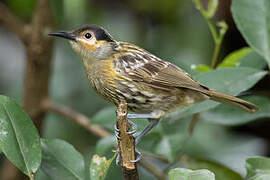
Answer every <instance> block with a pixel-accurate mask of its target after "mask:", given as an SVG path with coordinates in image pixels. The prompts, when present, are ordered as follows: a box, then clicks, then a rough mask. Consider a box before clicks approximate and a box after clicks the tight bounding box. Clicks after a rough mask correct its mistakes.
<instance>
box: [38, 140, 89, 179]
mask: <svg viewBox="0 0 270 180" xmlns="http://www.w3.org/2000/svg"><path fill="white" fill-rule="evenodd" d="M41 147H42V154H43V157H42V163H41V169H42V171H43V172H45V173H46V174H47V175H48V176H49V177H50V178H51V179H55V180H59V179H65V180H69V179H70V180H71V179H72V180H73V179H80V180H83V179H84V177H85V176H84V171H85V168H84V159H83V157H82V155H81V154H80V153H79V152H78V151H76V149H75V148H74V147H73V146H72V145H70V144H68V143H67V142H65V141H63V140H60V139H51V140H50V139H41Z"/></svg>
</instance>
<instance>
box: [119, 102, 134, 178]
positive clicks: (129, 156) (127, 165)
mask: <svg viewBox="0 0 270 180" xmlns="http://www.w3.org/2000/svg"><path fill="white" fill-rule="evenodd" d="M116 116H117V123H116V124H117V128H118V129H119V138H118V148H119V153H120V158H121V159H120V164H121V166H122V171H123V176H124V178H125V179H126V180H138V179H139V175H138V171H137V166H136V163H135V162H132V160H135V159H136V155H135V139H134V137H133V136H132V135H131V134H128V133H127V131H128V130H129V128H130V124H129V122H128V120H127V103H126V102H125V101H121V102H120V104H119V105H118V107H117V110H116Z"/></svg>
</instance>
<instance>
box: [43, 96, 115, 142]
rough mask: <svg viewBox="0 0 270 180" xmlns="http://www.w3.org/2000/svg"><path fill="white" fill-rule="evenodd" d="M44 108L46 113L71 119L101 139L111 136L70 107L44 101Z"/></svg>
mask: <svg viewBox="0 0 270 180" xmlns="http://www.w3.org/2000/svg"><path fill="white" fill-rule="evenodd" d="M42 108H43V109H44V110H45V111H50V112H54V113H57V114H61V115H62V116H64V117H66V118H69V119H71V120H73V121H74V122H76V123H77V124H79V125H80V126H82V127H84V128H85V129H87V130H88V131H89V132H91V133H93V134H95V135H96V136H98V137H100V138H106V137H108V136H111V133H110V132H108V131H107V130H105V129H104V128H102V127H101V126H98V125H91V124H90V120H89V118H88V117H86V116H85V115H83V114H81V113H78V112H76V111H74V110H72V109H71V108H69V107H68V106H65V105H61V104H57V103H55V102H53V101H51V100H50V99H44V100H43V102H42Z"/></svg>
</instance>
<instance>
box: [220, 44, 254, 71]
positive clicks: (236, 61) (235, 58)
mask: <svg viewBox="0 0 270 180" xmlns="http://www.w3.org/2000/svg"><path fill="white" fill-rule="evenodd" d="M251 52H252V49H251V48H248V47H245V48H242V49H239V50H236V51H234V52H232V53H230V54H229V55H228V56H226V57H225V59H224V60H223V61H222V62H221V63H220V64H219V65H218V67H235V66H239V65H240V60H242V58H243V57H245V56H246V55H248V54H250V53H251Z"/></svg>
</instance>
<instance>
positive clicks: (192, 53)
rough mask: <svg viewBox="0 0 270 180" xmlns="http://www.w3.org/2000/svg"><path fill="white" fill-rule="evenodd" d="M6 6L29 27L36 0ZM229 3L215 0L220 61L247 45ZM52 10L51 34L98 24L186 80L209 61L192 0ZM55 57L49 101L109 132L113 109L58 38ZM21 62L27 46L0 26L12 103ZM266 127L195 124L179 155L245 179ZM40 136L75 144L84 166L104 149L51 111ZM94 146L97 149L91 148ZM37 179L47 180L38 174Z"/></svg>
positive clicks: (266, 86)
mask: <svg viewBox="0 0 270 180" xmlns="http://www.w3.org/2000/svg"><path fill="white" fill-rule="evenodd" d="M4 2H5V3H6V4H7V5H8V7H10V8H11V10H12V11H13V12H14V13H15V14H17V15H18V16H20V17H21V18H22V19H24V20H25V21H26V22H27V21H29V20H30V18H31V16H32V12H33V8H34V7H35V3H36V0H26V1H22V0H6V1H4ZM230 4H231V1H230V0H228V1H220V3H219V6H218V11H217V15H216V16H215V19H216V20H221V19H224V20H225V21H226V22H227V24H228V25H229V29H228V32H227V34H226V35H225V37H224V42H223V45H222V49H221V56H220V57H219V59H223V58H224V57H225V55H227V54H228V53H230V52H232V51H234V50H236V49H239V48H241V47H245V46H247V44H246V43H245V41H244V39H243V37H242V36H241V34H240V33H239V32H238V30H237V29H236V27H235V24H234V23H233V20H232V16H231V12H230ZM52 8H53V12H54V16H55V21H56V27H57V28H56V30H72V29H74V28H76V27H78V26H80V25H82V24H98V25H101V26H103V27H104V28H105V29H107V30H108V31H109V32H110V34H111V35H112V36H113V37H114V38H115V39H117V40H121V41H127V42H131V43H134V44H136V45H139V46H141V47H143V48H145V49H147V50H148V51H150V52H152V53H153V54H155V55H157V56H158V57H160V58H162V59H164V60H167V61H170V62H172V63H174V64H176V65H178V66H180V67H181V68H183V69H184V70H186V71H187V72H189V73H191V74H192V75H195V74H196V73H198V72H196V71H195V70H194V69H192V68H191V67H192V65H194V64H208V65H210V63H211V62H210V61H211V57H212V52H213V48H214V43H213V39H212V37H211V34H210V31H209V29H208V26H207V24H206V22H205V20H204V19H203V17H202V15H201V14H200V13H199V11H198V10H196V8H195V7H194V4H193V3H192V1H190V0H170V1H164V0H149V1H143V0H114V1H110V0H76V1H74V0H57V1H53V3H52ZM0 13H1V12H0ZM53 52H54V55H53V71H52V74H51V80H50V95H51V98H52V99H53V100H55V101H56V102H60V103H62V104H66V105H68V106H70V107H71V108H73V109H75V110H77V111H79V112H81V113H83V114H85V115H87V116H88V117H89V118H92V117H95V118H94V119H93V122H92V123H97V124H100V122H102V123H103V125H104V127H106V128H107V129H109V130H111V129H112V128H113V127H112V125H113V124H114V119H115V118H114V119H113V118H111V116H110V115H111V113H113V110H112V108H111V107H112V105H110V104H108V103H107V102H105V101H104V100H103V99H102V98H101V97H99V96H98V95H97V94H96V93H95V92H94V91H93V89H91V88H90V86H89V84H88V81H87V78H86V76H85V74H84V69H83V66H82V63H81V60H80V57H79V56H77V55H76V54H75V53H74V52H73V51H72V50H71V47H70V46H69V44H68V43H67V42H66V41H62V40H56V41H55V43H54V50H53ZM24 61H25V49H24V46H23V45H22V43H21V42H20V40H19V39H18V38H17V37H16V36H15V35H14V34H13V33H11V32H9V31H8V30H7V29H5V28H4V27H1V26H0V94H4V95H6V96H10V97H14V98H16V99H17V101H18V102H21V101H22V90H23V83H24V79H23V72H24ZM216 83H219V82H216ZM269 90H270V79H269V75H268V76H265V78H263V79H262V80H261V81H260V82H259V83H258V84H257V85H256V86H255V87H253V88H252V92H256V93H260V94H263V95H266V96H268V97H269V96H270V91H269ZM269 111H270V109H269ZM108 112H109V113H108ZM106 113H108V114H109V115H106ZM224 118H230V116H229V115H228V116H227V117H224ZM184 121H185V122H184ZM189 121H190V118H186V119H184V120H182V121H181V126H177V128H176V129H175V126H174V129H175V130H174V129H173V130H172V131H175V132H176V131H179V133H180V132H185V131H187V128H186V127H187V125H185V124H187V123H188V122H189ZM135 123H136V124H138V125H139V127H140V128H142V127H144V126H145V125H146V124H147V121H146V120H136V121H135ZM171 124H173V122H164V121H163V122H162V127H164V126H165V129H167V130H168V129H169V130H171V128H172V126H170V125H171ZM160 127H161V126H159V128H160ZM166 127H167V128H166ZM269 128H270V121H269V118H260V119H258V120H257V121H253V122H250V123H247V124H245V125H236V126H229V125H226V124H225V125H220V124H215V123H211V122H208V121H204V120H200V121H199V122H198V124H197V126H196V127H195V130H194V134H193V136H192V138H190V139H188V141H187V142H185V143H179V145H180V144H182V146H183V147H182V149H183V151H184V153H185V154H191V155H192V156H195V157H200V158H204V159H210V160H214V161H216V162H220V163H222V164H225V165H227V166H229V167H230V168H231V169H233V170H235V171H236V172H239V173H240V174H245V169H244V164H245V163H244V161H245V159H246V158H247V157H249V156H255V155H263V156H269V155H270V146H269V145H270V144H269V143H270V134H269ZM42 131H43V135H42V136H43V137H47V138H59V139H63V140H65V141H67V142H69V143H70V144H72V145H74V147H75V148H76V149H77V150H78V151H79V152H81V153H82V154H83V155H84V156H85V157H86V159H87V161H86V166H89V160H90V158H91V157H92V155H93V154H94V153H95V152H96V150H97V148H99V147H100V146H102V145H100V144H102V142H100V141H99V139H98V138H97V137H95V136H94V135H91V134H89V132H87V131H86V130H85V129H83V128H82V127H80V126H78V125H77V124H75V123H74V122H72V121H70V120H69V119H66V118H63V117H61V116H58V115H55V114H49V115H48V116H47V117H46V120H45V124H44V127H43V130H42ZM155 132H156V133H155ZM180 134H181V133H180ZM176 139H177V138H176ZM158 140H160V137H159V133H158V130H154V131H153V133H151V134H150V135H149V136H147V137H146V138H145V140H144V143H143V148H144V149H147V150H149V151H151V148H152V144H153V143H156V141H158ZM177 140H179V139H177ZM97 143H98V145H100V146H97ZM169 145H170V144H168V143H166V142H164V143H161V144H160V145H159V146H157V147H156V148H161V147H162V148H164V149H170V150H173V149H174V147H166V146H169ZM176 145H177V143H176ZM109 153H110V152H109ZM104 154H106V155H108V156H107V157H111V156H112V153H110V154H108V152H107V153H104ZM104 154H103V155H104ZM160 166H162V163H161V164H160ZM142 171H143V174H144V175H145V179H147V178H148V179H151V178H152V176H151V175H150V174H149V173H147V172H146V171H145V170H142ZM109 173H111V176H110V177H111V178H112V177H119V173H120V171H119V167H114V168H112V170H110V172H109ZM39 178H40V179H47V178H48V177H47V176H46V175H45V174H43V173H40V174H39Z"/></svg>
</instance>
